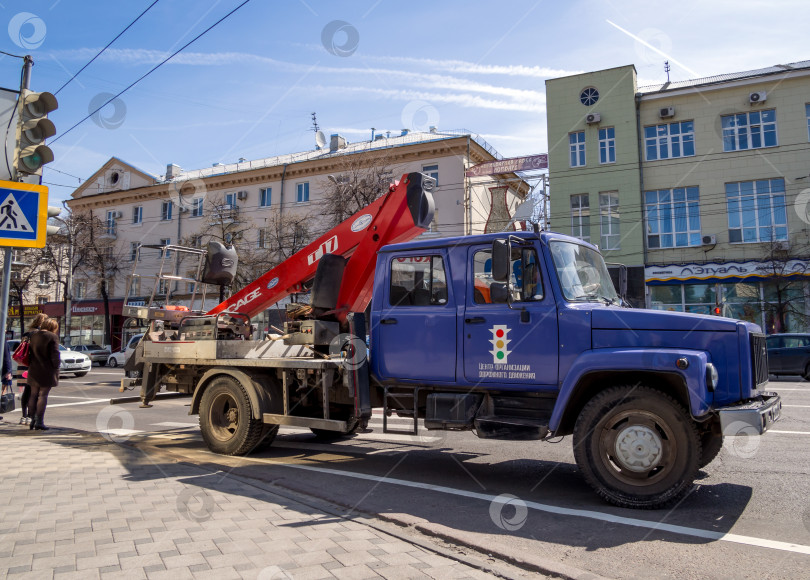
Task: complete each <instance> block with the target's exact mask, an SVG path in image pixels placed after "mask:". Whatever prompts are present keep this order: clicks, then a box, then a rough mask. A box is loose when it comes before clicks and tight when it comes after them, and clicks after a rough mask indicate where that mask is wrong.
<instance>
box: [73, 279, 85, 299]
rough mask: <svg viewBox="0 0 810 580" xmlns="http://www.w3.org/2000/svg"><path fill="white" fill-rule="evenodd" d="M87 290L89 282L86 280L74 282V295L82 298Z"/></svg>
mask: <svg viewBox="0 0 810 580" xmlns="http://www.w3.org/2000/svg"><path fill="white" fill-rule="evenodd" d="M86 290H87V284H86V283H85V281H84V280H77V281H76V282H75V283H74V284H73V297H74V298H78V299H82V298H84V296H85V292H86Z"/></svg>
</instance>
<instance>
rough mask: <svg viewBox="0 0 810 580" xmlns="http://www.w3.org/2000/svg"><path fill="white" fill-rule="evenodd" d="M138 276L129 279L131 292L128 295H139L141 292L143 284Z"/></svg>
mask: <svg viewBox="0 0 810 580" xmlns="http://www.w3.org/2000/svg"><path fill="white" fill-rule="evenodd" d="M139 282H140V281H139V279H138V278H132V279H130V281H129V292H128V293H127V296H137V295H138V294H140V293H141V285H140V283H139Z"/></svg>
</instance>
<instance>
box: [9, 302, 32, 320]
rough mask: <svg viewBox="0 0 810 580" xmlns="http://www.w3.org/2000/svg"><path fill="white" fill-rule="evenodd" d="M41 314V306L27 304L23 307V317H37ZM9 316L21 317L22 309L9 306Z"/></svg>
mask: <svg viewBox="0 0 810 580" xmlns="http://www.w3.org/2000/svg"><path fill="white" fill-rule="evenodd" d="M37 314H39V306H38V305H37V304H26V305H25V306H24V307H23V316H26V317H28V316H36V315H37ZM8 315H9V316H19V315H20V307H19V306H9V307H8Z"/></svg>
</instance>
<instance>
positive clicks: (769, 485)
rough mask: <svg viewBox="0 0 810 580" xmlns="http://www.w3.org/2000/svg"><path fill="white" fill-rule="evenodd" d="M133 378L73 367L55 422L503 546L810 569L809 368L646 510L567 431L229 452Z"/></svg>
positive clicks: (524, 551) (364, 437) (287, 437)
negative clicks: (755, 428) (770, 415)
mask: <svg viewBox="0 0 810 580" xmlns="http://www.w3.org/2000/svg"><path fill="white" fill-rule="evenodd" d="M122 376H123V373H122V371H121V370H120V369H110V368H105V367H101V368H99V367H93V370H92V371H91V373H90V374H89V375H87V376H86V377H83V378H79V379H74V378H64V379H63V380H62V382H61V383H60V386H59V387H58V388H57V389H54V390H53V391H52V395H51V399H50V402H49V408H48V409H49V410H48V414H47V423H48V424H49V425H51V426H53V427H71V428H78V429H82V430H86V431H93V432H100V433H101V434H102V435H103V436H105V437H106V438H108V439H110V440H111V441H117V442H122V443H123V442H127V443H131V444H135V445H138V446H139V447H142V448H143V449H148V448H150V447H151V448H160V449H163V450H166V451H170V452H171V453H173V454H176V455H177V456H178V457H180V458H183V459H186V460H190V461H194V462H204V463H208V464H213V465H217V466H219V467H220V469H222V470H223V472H224V473H225V474H227V473H230V472H234V473H238V474H239V475H242V476H244V477H251V478H255V479H260V480H263V481H267V482H270V483H273V484H276V485H281V486H285V487H288V488H290V489H294V490H297V491H299V492H303V493H307V494H310V495H315V496H318V497H321V498H324V499H327V500H330V501H332V502H335V503H338V504H341V505H344V506H348V507H350V508H353V509H356V510H358V511H362V512H366V513H374V514H380V515H381V516H382V517H386V518H391V519H395V520H397V521H399V522H402V523H410V524H417V525H421V526H422V527H424V528H426V529H427V530H428V531H432V532H434V533H440V534H442V535H444V536H447V537H453V538H457V539H458V540H459V541H462V542H465V543H469V544H473V545H478V546H479V547H483V548H485V549H486V550H487V551H489V552H491V553H493V554H502V555H505V556H510V557H513V558H518V559H520V558H521V557H525V558H527V559H531V558H537V559H545V560H547V561H550V562H558V563H563V564H566V565H569V566H574V567H576V568H579V569H582V570H585V571H589V572H593V573H596V574H600V575H604V576H608V577H618V578H636V577H645V578H647V577H662V578H666V577H671V578H705V577H713V578H801V577H804V578H806V577H807V575H808V572H807V571H808V570H809V569H810V477H809V476H810V382H806V381H802V380H801V379H799V378H798V377H792V378H791V379H794V380H788V379H784V378H783V379H779V380H774V381H772V382H771V387H770V388H771V390H775V391H777V392H779V393H780V394H781V395H782V398H783V403H784V410H783V418H782V420H781V421H779V422H778V423H777V424H776V425H775V426H774V428H773V429H772V431H771V432H769V433H767V434H766V435H765V436H764V437H761V438H754V439H746V438H733V439H732V438H728V439H727V440H726V444H725V446H724V449H723V450H722V451H721V453H720V456H719V457H718V459H716V460H715V461H714V462H713V463H711V464H710V465H709V466H707V467H706V468H705V469H704V470H703V471H702V472H701V475H700V480H699V481H698V485H697V486H696V488H695V490H694V491H693V492H692V493H691V494H690V495H688V496H687V497H686V498H685V499H684V500H683V501H682V502H681V503H680V504H679V505H677V506H675V507H674V508H672V509H670V510H660V511H638V510H628V509H620V508H615V507H612V506H610V505H607V504H605V503H604V502H602V501H601V500H600V499H599V498H598V497H597V496H596V495H595V494H594V493H593V492H592V491H591V489H590V488H589V487H588V486H587V485H586V484H585V482H584V480H583V479H582V477H581V476H580V474H579V472H578V470H577V468H576V465H575V464H574V459H573V453H572V451H571V441H570V438H565V439H564V440H563V441H561V442H559V443H556V444H552V443H541V442H537V443H535V442H520V443H517V442H499V441H486V440H479V439H477V438H476V437H475V436H474V435H472V434H470V433H446V432H436V431H430V432H428V431H426V430H424V429H423V428H421V427H420V432H419V433H420V434H419V435H417V436H408V435H393V434H383V433H382V418H381V416H379V415H375V417H374V419H373V420H372V422H371V424H370V428H371V429H372V431H371V432H368V433H363V434H358V435H356V436H354V437H352V438H348V439H344V440H342V441H338V442H333V443H326V442H323V441H321V440H319V439H317V438H315V437H314V436H313V435H312V434H311V433H309V431H306V430H301V429H297V430H282V432H281V434H280V435H279V437H278V438H277V439H276V442H275V443H274V444H273V446H272V447H271V448H270V449H268V450H267V451H264V452H261V453H257V454H254V455H251V456H249V457H244V458H229V457H222V456H218V455H214V454H212V453H209V452H208V451H207V449H206V448H205V447H204V445H203V443H202V440H201V438H200V436H199V430H198V428H197V417H196V416H189V415H188V402H189V401H188V399H173V400H166V401H158V402H156V403H155V405H154V407H153V408H151V409H140V408H138V405H137V404H127V405H116V406H111V405H109V404H108V402H107V401H108V399H109V398H111V397H117V396H121V394H120V393H119V392H118V388H117V387H118V384H119V383H118V380H119V379H120V378H121V377H122ZM130 394H137V393H130ZM18 417H19V412H16V413H11V414H6V416H5V417H4V420H5V421H6V422H15V421H16V419H17V418H18ZM408 423H409V422H408V421H406V420H402V419H400V420H397V425H398V426H402V427H407V426H408ZM147 454H148V453H147Z"/></svg>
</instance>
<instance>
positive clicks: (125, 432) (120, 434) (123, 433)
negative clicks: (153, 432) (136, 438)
mask: <svg viewBox="0 0 810 580" xmlns="http://www.w3.org/2000/svg"><path fill="white" fill-rule="evenodd" d="M98 432H99V433H101V434H102V435H104V434H108V435H115V436H117V437H126V436H129V435H137V434H139V433H143V431H138V430H137V429H99V431H98Z"/></svg>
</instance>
